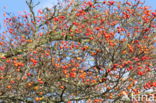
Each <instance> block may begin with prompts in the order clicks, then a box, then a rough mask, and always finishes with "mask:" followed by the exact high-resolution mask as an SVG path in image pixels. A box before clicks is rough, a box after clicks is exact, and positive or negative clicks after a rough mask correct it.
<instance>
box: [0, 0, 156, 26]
mask: <svg viewBox="0 0 156 103" xmlns="http://www.w3.org/2000/svg"><path fill="white" fill-rule="evenodd" d="M33 1H34V2H38V1H40V2H41V3H40V5H39V6H38V7H37V8H36V9H39V8H44V7H47V6H48V7H50V6H52V5H53V4H56V1H57V0H33ZM145 1H146V4H147V5H148V6H151V7H152V9H154V10H156V0H145ZM4 7H6V9H4ZM24 10H26V11H28V8H27V6H26V3H25V0H0V23H2V19H3V18H2V17H3V16H2V15H3V12H4V11H9V12H12V13H15V14H17V13H18V12H20V11H24Z"/></svg>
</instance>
